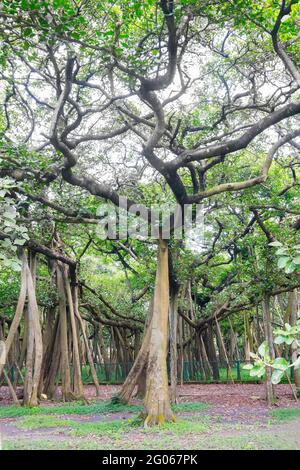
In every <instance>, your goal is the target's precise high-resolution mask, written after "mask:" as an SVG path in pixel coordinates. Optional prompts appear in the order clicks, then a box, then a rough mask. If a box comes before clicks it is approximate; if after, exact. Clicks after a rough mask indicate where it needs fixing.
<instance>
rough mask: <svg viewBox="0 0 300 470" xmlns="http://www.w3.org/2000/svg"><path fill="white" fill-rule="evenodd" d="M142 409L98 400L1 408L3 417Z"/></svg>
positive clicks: (83, 413) (104, 412)
mask: <svg viewBox="0 0 300 470" xmlns="http://www.w3.org/2000/svg"><path fill="white" fill-rule="evenodd" d="M141 409H142V407H141V406H138V405H123V404H122V403H118V404H112V403H110V402H107V401H106V402H104V401H103V402H97V403H91V404H88V405H86V404H82V403H78V402H71V403H64V404H62V405H55V406H52V405H51V406H39V407H33V408H29V407H23V406H22V407H21V406H15V405H11V406H3V407H1V408H0V419H1V418H17V417H20V416H28V415H46V414H47V415H54V414H60V415H68V414H72V415H73V414H74V415H89V414H106V413H118V412H126V411H128V412H133V413H134V412H137V411H140V410H141Z"/></svg>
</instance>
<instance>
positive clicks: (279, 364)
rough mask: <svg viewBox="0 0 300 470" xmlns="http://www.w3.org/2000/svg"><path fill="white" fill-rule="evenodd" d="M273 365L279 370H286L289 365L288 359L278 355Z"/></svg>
mask: <svg viewBox="0 0 300 470" xmlns="http://www.w3.org/2000/svg"><path fill="white" fill-rule="evenodd" d="M273 367H274V368H275V369H279V370H283V371H284V370H286V369H288V367H289V363H288V361H287V360H286V359H285V358H284V357H277V358H276V359H275V361H274V363H273Z"/></svg>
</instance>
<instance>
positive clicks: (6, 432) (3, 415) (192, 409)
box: [0, 384, 300, 450]
mask: <svg viewBox="0 0 300 470" xmlns="http://www.w3.org/2000/svg"><path fill="white" fill-rule="evenodd" d="M117 390H118V386H102V387H101V399H96V398H95V397H94V388H93V387H91V386H88V387H86V395H87V396H88V397H89V404H82V403H71V404H63V403H55V404H54V403H53V402H45V403H43V404H42V405H41V406H40V407H39V408H31V409H28V408H27V409H26V408H21V407H16V406H14V405H11V404H9V399H8V395H7V390H6V389H5V388H4V387H2V390H1V395H0V432H1V440H2V448H3V449H103V450H112V449H123V450H125V449H145V450H152V449H154V450H155V449H159V450H163V449H170V450H180V449H182V450H183V449H187V450H188V449H296V450H300V401H298V402H296V401H295V400H294V398H293V396H292V394H291V390H290V388H289V386H288V385H279V386H277V387H276V393H277V396H278V402H277V406H276V407H272V408H268V407H267V405H266V403H265V401H264V386H263V385H262V384H235V385H229V384H209V385H199V384H198V385H196V384H195V385H191V384H190V385H184V386H182V387H179V403H178V405H176V406H175V410H174V411H175V412H176V415H177V423H175V424H167V425H163V426H160V427H156V428H149V429H144V428H143V426H142V423H141V421H140V420H139V418H138V415H139V410H140V409H141V403H140V402H138V401H136V402H134V403H133V404H132V405H131V406H124V405H112V404H111V403H110V398H111V397H112V396H113V395H114V394H115V393H116V392H117ZM1 398H2V399H1Z"/></svg>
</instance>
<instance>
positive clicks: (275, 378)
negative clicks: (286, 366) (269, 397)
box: [271, 369, 284, 385]
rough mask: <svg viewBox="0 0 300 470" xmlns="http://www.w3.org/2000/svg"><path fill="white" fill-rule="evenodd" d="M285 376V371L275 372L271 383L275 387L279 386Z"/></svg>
mask: <svg viewBox="0 0 300 470" xmlns="http://www.w3.org/2000/svg"><path fill="white" fill-rule="evenodd" d="M283 375H284V371H282V370H278V369H277V370H274V372H273V374H272V377H271V382H272V384H273V385H277V384H279V382H280V381H281V379H282V377H283Z"/></svg>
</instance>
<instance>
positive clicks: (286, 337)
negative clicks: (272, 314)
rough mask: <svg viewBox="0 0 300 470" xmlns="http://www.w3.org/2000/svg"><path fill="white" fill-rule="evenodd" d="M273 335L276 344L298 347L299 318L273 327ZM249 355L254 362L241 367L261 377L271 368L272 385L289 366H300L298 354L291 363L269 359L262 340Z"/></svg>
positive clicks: (299, 334)
mask: <svg viewBox="0 0 300 470" xmlns="http://www.w3.org/2000/svg"><path fill="white" fill-rule="evenodd" d="M275 246H276V245H275ZM274 335H275V339H274V342H275V343H276V344H287V345H291V344H292V343H293V344H294V345H295V347H296V348H300V320H298V321H297V323H296V325H295V326H291V325H289V324H288V323H286V324H285V328H284V329H275V330H274ZM251 357H252V358H253V359H254V364H247V365H245V366H244V367H243V368H244V369H246V370H250V375H251V376H252V377H262V376H263V375H264V374H265V371H266V368H267V367H270V368H272V369H273V373H272V377H271V381H272V383H273V384H274V385H276V384H278V383H280V382H281V380H282V378H283V377H284V376H285V375H286V374H287V373H288V370H289V369H290V368H291V367H293V368H294V369H299V368H300V355H299V357H298V358H297V359H296V360H295V361H294V362H292V363H291V364H290V363H289V362H288V361H287V360H286V359H285V358H284V357H277V358H276V359H274V360H271V358H270V355H269V348H268V345H267V343H266V342H263V343H262V344H261V345H260V346H259V348H258V351H257V354H254V353H251Z"/></svg>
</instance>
